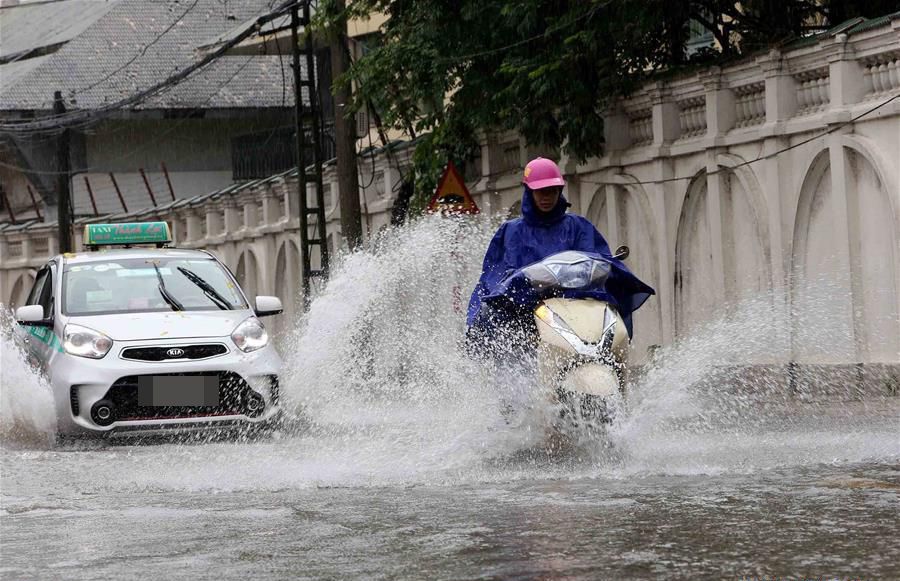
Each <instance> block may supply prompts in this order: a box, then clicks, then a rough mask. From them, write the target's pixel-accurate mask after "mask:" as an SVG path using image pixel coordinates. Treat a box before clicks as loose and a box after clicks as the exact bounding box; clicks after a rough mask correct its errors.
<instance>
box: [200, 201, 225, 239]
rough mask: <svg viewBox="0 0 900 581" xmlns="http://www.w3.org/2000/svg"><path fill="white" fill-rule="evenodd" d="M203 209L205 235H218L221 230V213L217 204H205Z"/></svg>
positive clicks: (208, 236) (210, 236) (209, 236)
mask: <svg viewBox="0 0 900 581" xmlns="http://www.w3.org/2000/svg"><path fill="white" fill-rule="evenodd" d="M203 209H204V211H205V214H206V237H207V238H212V237H213V236H218V235H219V234H221V232H222V213H221V209H220V206H219V204H216V203H211V204H207V205H206V206H205V207H204V208H203Z"/></svg>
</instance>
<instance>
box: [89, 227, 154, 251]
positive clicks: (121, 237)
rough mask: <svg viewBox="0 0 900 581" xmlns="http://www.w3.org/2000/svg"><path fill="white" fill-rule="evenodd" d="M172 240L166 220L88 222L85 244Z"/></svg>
mask: <svg viewBox="0 0 900 581" xmlns="http://www.w3.org/2000/svg"><path fill="white" fill-rule="evenodd" d="M171 241H172V233H171V232H170V231H169V224H168V223H166V222H132V223H127V224H86V225H85V227H84V245H85V246H110V245H116V244H119V245H127V244H156V245H158V246H161V245H163V244H166V243H169V242H171Z"/></svg>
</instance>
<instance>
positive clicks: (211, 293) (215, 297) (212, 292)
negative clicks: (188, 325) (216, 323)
mask: <svg viewBox="0 0 900 581" xmlns="http://www.w3.org/2000/svg"><path fill="white" fill-rule="evenodd" d="M178 271H179V272H180V273H181V274H183V275H184V276H186V277H187V279H188V280H189V281H191V282H192V283H194V284H195V285H197V286H198V287H200V290H202V291H203V294H205V295H206V296H207V297H209V299H210V300H211V301H212V302H214V303H215V304H216V306H217V307H219V308H220V309H222V310H223V311H230V310H232V309H234V305H232V304H231V303H229V302H228V301H227V300H226V299H225V297H223V296H222V295H220V294H219V291H217V290H216V289H215V288H213V286H212V285H211V284H209V283H208V282H206V281H205V280H203V279H202V278H200V275H198V274H197V273H196V272H194V271H193V270H188V269H187V268H185V267H183V266H179V267H178Z"/></svg>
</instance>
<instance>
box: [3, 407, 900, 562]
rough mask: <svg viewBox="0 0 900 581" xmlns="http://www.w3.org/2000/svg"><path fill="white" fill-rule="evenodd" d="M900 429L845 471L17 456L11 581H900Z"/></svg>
mask: <svg viewBox="0 0 900 581" xmlns="http://www.w3.org/2000/svg"><path fill="white" fill-rule="evenodd" d="M897 412H898V409H897V408H896V406H893V407H891V406H887V407H884V408H882V409H881V410H880V411H879V412H878V413H877V414H876V413H872V410H871V409H869V410H868V411H867V414H866V418H867V421H866V425H865V426H863V425H860V426H858V428H859V430H860V431H859V432H857V433H856V435H855V436H853V435H848V434H845V438H844V439H845V441H846V444H847V446H846V447H845V452H844V453H843V454H842V453H841V451H840V450H839V449H838V448H839V446H835V448H834V449H833V450H831V452H830V453H829V454H826V455H831V454H833V455H834V456H833V457H832V458H829V459H827V458H825V457H821V458H818V459H816V458H814V457H809V460H821V461H811V462H809V463H807V462H805V461H804V460H801V459H800V458H803V453H804V452H807V453H809V452H810V449H809V448H807V449H806V450H803V449H798V450H796V451H795V456H794V458H795V459H797V461H798V464H796V465H785V464H784V455H785V451H783V450H782V451H781V452H779V451H778V450H775V449H772V450H769V451H768V452H770V453H771V456H772V458H771V460H767V459H766V458H765V457H764V456H766V455H767V453H766V452H767V451H766V450H750V449H745V450H743V451H744V453H745V454H744V460H745V463H746V464H748V465H745V466H744V467H743V468H737V467H735V466H734V465H732V464H731V462H732V461H733V460H734V457H733V455H734V454H736V453H739V452H740V448H741V446H743V445H747V446H752V445H753V444H752V442H745V443H744V444H742V443H740V442H734V441H732V442H731V443H730V444H728V445H724V443H723V445H716V444H715V443H714V442H711V441H706V446H707V449H706V455H705V462H706V463H705V465H702V466H701V465H696V464H693V463H692V462H691V461H690V458H689V455H687V454H684V455H682V456H681V458H673V457H669V458H668V459H664V458H663V456H662V455H661V456H659V457H656V458H649V457H647V456H646V455H645V456H644V457H643V458H642V459H641V458H635V459H629V458H627V457H624V458H621V457H617V458H614V459H613V458H599V459H598V458H586V457H580V456H578V455H572V454H569V455H567V456H564V457H557V458H556V459H549V458H548V457H547V456H546V455H544V454H542V453H539V452H535V453H531V454H527V453H526V454H521V453H520V454H518V455H516V456H514V457H507V458H493V459H491V460H485V461H483V462H480V463H477V464H473V465H471V466H469V467H468V468H466V469H449V470H437V469H434V470H430V471H429V472H428V473H427V474H425V473H423V474H422V475H421V476H420V477H419V478H409V477H408V476H404V475H402V474H391V473H390V472H389V471H388V472H381V471H375V470H373V469H372V466H373V465H371V464H370V465H359V464H357V465H352V464H349V462H352V459H353V458H354V457H355V456H354V454H353V453H352V451H351V450H346V449H343V450H342V449H335V448H334V446H333V445H332V444H329V443H325V442H321V441H316V440H315V439H312V438H286V439H283V440H277V441H260V442H246V443H211V444H197V445H183V444H179V445H175V444H154V445H149V446H129V445H124V446H104V447H101V448H99V449H83V448H82V449H78V448H69V449H54V450H47V451H35V450H31V451H23V450H19V451H13V450H6V451H4V453H3V458H2V464H0V467H2V512H0V536H2V557H3V558H2V565H0V577H2V578H3V579H123V578H132V577H137V576H140V577H144V578H157V579H179V578H181V579H219V580H221V579H246V578H255V579H284V578H296V579H305V578H308V579H349V578H365V579H426V578H427V579H487V578H507V579H509V578H520V579H530V578H559V579H597V578H632V579H652V578H660V577H665V578H698V577H702V578H740V577H742V576H747V577H764V576H769V577H774V576H778V577H782V576H789V577H803V578H857V577H859V578H875V579H896V578H900V544H898V543H897V542H896V539H897V536H898V533H900V525H898V516H900V457H898V455H897V445H896V443H895V445H893V447H891V439H892V438H893V439H896V437H897V427H898V426H897V423H896V421H897V420H896V418H897V417H898V416H897V415H896V414H897ZM817 418H818V419H819V420H821V416H817ZM874 418H878V419H877V421H873V419H874ZM844 425H845V426H846V424H844ZM802 429H803V431H804V434H805V437H807V438H810V439H815V433H814V431H809V430H808V429H807V427H804V428H802ZM795 435H796V434H792V433H790V432H788V433H784V434H783V436H784V438H785V441H786V442H790V441H791V440H792V439H793V437H794V436H795ZM820 435H821V436H823V437H825V438H826V439H827V436H826V433H825V432H822V433H821V434H820ZM879 442H880V444H879ZM835 444H836V443H835ZM764 445H765V444H764ZM825 445H826V446H827V445H828V444H827V443H826V444H825ZM860 446H869V452H870V453H871V454H872V455H874V456H877V455H879V454H881V455H883V457H882V458H880V459H879V458H870V459H868V460H862V461H860V460H861V458H859V457H858V456H857V454H858V453H859V447H860ZM322 448H326V449H329V450H330V451H331V452H332V453H333V455H334V458H333V460H331V461H330V460H329V458H328V457H327V456H326V455H324V454H320V453H317V452H315V450H321V449H322ZM779 453H780V454H781V456H780V458H779ZM715 454H720V455H726V456H727V457H723V458H721V460H723V461H724V462H723V463H720V464H722V465H718V466H717V465H714V463H713V461H714V460H715V458H714V456H715ZM788 454H790V453H788ZM854 456H856V457H854ZM768 461H771V462H772V465H767V462H768ZM344 462H348V464H344ZM648 462H654V463H657V468H658V469H659V470H660V472H659V473H653V472H652V471H647V469H648V468H650V466H649V465H648ZM755 462H758V463H761V464H763V466H756V467H755V466H752V465H749V464H753V463H755ZM665 472H670V473H665ZM704 472H705V473H704Z"/></svg>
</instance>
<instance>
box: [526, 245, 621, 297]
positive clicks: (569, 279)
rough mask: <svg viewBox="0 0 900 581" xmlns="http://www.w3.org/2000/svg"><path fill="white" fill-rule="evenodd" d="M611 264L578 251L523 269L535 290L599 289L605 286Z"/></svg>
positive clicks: (555, 255)
mask: <svg viewBox="0 0 900 581" xmlns="http://www.w3.org/2000/svg"><path fill="white" fill-rule="evenodd" d="M611 268H612V267H611V265H610V263H609V261H607V260H603V259H599V258H595V257H593V256H591V255H588V254H584V253H581V252H576V251H571V250H570V251H566V252H560V253H558V254H554V255H552V256H548V257H547V258H545V259H544V260H542V261H540V262H537V263H535V264H532V265H531V266H528V267H526V268H523V269H522V274H523V275H525V277H526V278H527V280H528V282H529V283H530V284H531V286H532V287H534V288H535V289H539V290H543V289H579V290H586V289H596V288H602V287H603V285H605V284H606V280H607V278H608V277H609V272H610V270H611Z"/></svg>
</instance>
